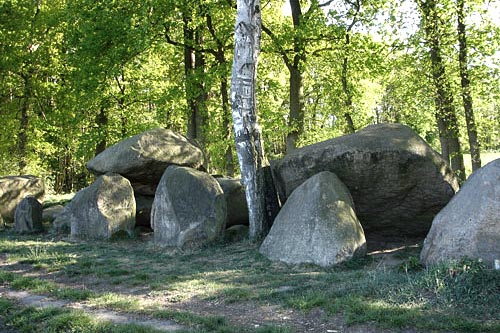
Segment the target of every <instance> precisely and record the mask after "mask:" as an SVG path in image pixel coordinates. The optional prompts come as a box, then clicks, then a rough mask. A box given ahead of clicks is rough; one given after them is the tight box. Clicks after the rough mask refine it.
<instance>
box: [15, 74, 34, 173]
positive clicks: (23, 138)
mask: <svg viewBox="0 0 500 333" xmlns="http://www.w3.org/2000/svg"><path fill="white" fill-rule="evenodd" d="M23 84H24V93H23V99H22V104H21V116H20V118H19V131H18V134H17V153H18V156H19V161H18V168H19V174H21V175H22V174H24V173H25V171H26V166H27V165H28V163H27V160H28V157H27V153H28V128H29V108H30V98H31V87H30V77H29V76H28V75H24V76H23Z"/></svg>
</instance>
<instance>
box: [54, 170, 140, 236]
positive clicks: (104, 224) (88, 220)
mask: <svg viewBox="0 0 500 333" xmlns="http://www.w3.org/2000/svg"><path fill="white" fill-rule="evenodd" d="M135 212H136V207H135V199H134V192H133V190H132V186H130V182H129V181H128V180H127V179H125V178H124V177H122V176H120V175H117V174H113V173H109V174H106V175H103V176H100V177H99V178H97V179H96V181H95V182H94V183H92V185H90V186H89V187H86V188H84V189H82V190H80V191H78V193H77V194H76V195H75V196H74V197H73V199H72V200H71V202H70V203H69V204H67V205H66V206H65V208H64V210H63V212H62V213H61V214H59V215H58V217H57V218H56V219H55V221H54V226H53V228H54V231H56V232H63V231H65V230H67V229H68V226H69V227H70V231H71V238H73V239H88V240H106V239H109V238H110V237H111V236H112V235H113V234H115V233H117V232H119V231H125V232H127V233H128V234H129V235H132V232H133V230H134V225H135Z"/></svg>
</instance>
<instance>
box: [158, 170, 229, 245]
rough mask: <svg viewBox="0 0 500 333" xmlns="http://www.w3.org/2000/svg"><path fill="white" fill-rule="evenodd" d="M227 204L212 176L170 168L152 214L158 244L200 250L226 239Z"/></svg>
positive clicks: (159, 186) (164, 177)
mask: <svg viewBox="0 0 500 333" xmlns="http://www.w3.org/2000/svg"><path fill="white" fill-rule="evenodd" d="M225 223H226V200H225V199H224V194H223V192H222V189H221V187H220V185H219V183H217V181H216V180H215V179H214V178H213V177H212V176H210V175H209V174H207V173H205V172H202V171H197V170H194V169H191V168H187V167H178V166H170V167H168V168H167V170H165V173H164V174H163V176H162V178H161V180H160V183H159V184H158V188H157V190H156V195H155V199H154V202H153V208H152V211H151V226H152V228H153V230H154V241H155V244H156V245H158V246H162V247H197V246H200V245H202V244H205V243H207V242H210V241H213V240H215V239H216V238H217V237H219V236H222V231H223V229H224V226H225Z"/></svg>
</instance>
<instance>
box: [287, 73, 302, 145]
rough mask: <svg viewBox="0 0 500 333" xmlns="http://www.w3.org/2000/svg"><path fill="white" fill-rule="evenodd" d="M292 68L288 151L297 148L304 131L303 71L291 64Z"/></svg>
mask: <svg viewBox="0 0 500 333" xmlns="http://www.w3.org/2000/svg"><path fill="white" fill-rule="evenodd" d="M289 70H290V81H289V82H290V96H289V100H290V114H289V118H288V126H289V128H290V130H289V132H288V135H287V137H286V152H287V153H290V152H291V151H293V150H295V149H296V148H297V141H298V139H299V137H300V135H301V134H302V133H303V132H304V88H303V86H304V85H303V83H302V82H303V80H302V72H301V71H300V69H299V68H298V66H293V65H292V66H289Z"/></svg>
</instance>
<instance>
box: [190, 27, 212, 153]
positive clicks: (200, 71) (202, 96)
mask: <svg viewBox="0 0 500 333" xmlns="http://www.w3.org/2000/svg"><path fill="white" fill-rule="evenodd" d="M200 30H201V29H200V28H198V29H196V32H195V43H196V45H203V37H202V34H201V32H200ZM194 56H195V58H194V73H193V74H194V77H193V79H194V80H193V81H194V89H195V92H196V97H195V100H196V113H195V116H194V121H195V124H196V125H195V127H196V138H195V139H196V140H197V141H198V143H199V144H200V145H201V147H202V148H203V149H205V146H206V144H207V135H206V131H207V127H208V110H207V100H208V93H207V92H206V87H205V67H206V60H205V54H204V53H203V52H202V51H199V50H195V52H194Z"/></svg>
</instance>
